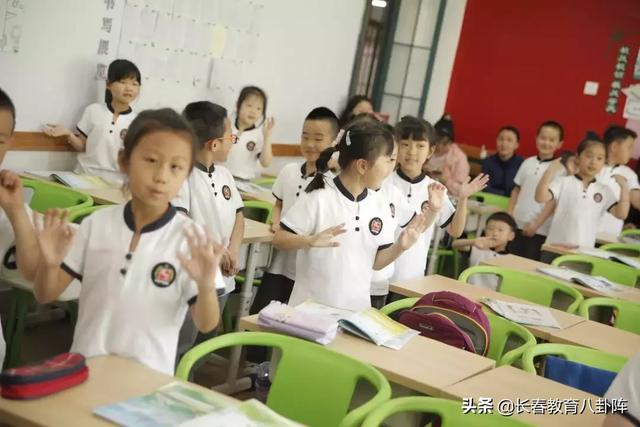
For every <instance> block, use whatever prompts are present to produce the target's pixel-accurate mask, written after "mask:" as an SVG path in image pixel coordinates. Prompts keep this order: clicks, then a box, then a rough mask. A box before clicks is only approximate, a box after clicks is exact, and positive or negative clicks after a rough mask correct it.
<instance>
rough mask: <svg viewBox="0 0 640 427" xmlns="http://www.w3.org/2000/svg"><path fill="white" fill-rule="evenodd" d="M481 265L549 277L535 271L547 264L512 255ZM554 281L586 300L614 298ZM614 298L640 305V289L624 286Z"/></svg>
mask: <svg viewBox="0 0 640 427" xmlns="http://www.w3.org/2000/svg"><path fill="white" fill-rule="evenodd" d="M481 264H484V265H492V266H495V267H503V268H510V269H512V270H522V271H528V272H531V273H535V274H539V275H541V276H545V277H550V276H547V275H545V274H543V273H540V272H538V271H537V269H538V268H540V267H549V266H550V265H549V264H545V263H543V262H539V261H534V260H531V259H528V258H524V257H520V256H517V255H512V254H508V255H501V256H497V257H495V258H491V259H486V260H484V261H482V262H481ZM556 280H559V281H561V282H562V283H566V284H567V285H569V286H571V287H573V288H575V289H577V290H578V291H579V292H580V293H581V294H582V295H583V296H585V297H586V298H592V297H606V298H614V297H612V296H611V295H609V294H605V293H603V292H600V291H597V290H595V289H591V288H589V287H587V286H582V285H579V284H577V283H573V282H568V281H565V280H560V279H556ZM627 288H628V289H627ZM615 298H619V299H624V300H627V301H633V302H637V303H640V289H637V288H633V287H631V286H626V287H625V292H621V293H619V294H616V295H615Z"/></svg>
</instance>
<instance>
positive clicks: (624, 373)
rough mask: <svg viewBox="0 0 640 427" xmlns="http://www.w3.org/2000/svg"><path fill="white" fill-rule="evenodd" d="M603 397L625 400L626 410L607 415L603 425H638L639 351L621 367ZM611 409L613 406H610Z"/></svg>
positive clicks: (618, 426)
mask: <svg viewBox="0 0 640 427" xmlns="http://www.w3.org/2000/svg"><path fill="white" fill-rule="evenodd" d="M604 397H605V399H607V400H608V401H612V400H613V399H616V401H618V402H621V401H624V402H626V410H625V411H620V409H621V406H622V405H619V408H618V411H616V413H612V414H609V415H607V418H606V420H605V422H604V424H603V427H633V426H640V353H638V354H636V355H635V356H633V357H632V358H630V359H629V360H628V361H627V363H626V364H625V365H624V366H623V367H622V369H621V370H620V372H618V375H616V378H615V379H614V380H613V382H612V383H611V385H610V386H609V390H607V392H606V393H605V395H604ZM611 409H613V408H611Z"/></svg>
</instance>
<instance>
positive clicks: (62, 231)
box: [34, 209, 75, 267]
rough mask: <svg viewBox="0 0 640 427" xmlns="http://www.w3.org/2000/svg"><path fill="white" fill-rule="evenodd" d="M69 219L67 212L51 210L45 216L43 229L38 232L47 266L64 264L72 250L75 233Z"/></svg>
mask: <svg viewBox="0 0 640 427" xmlns="http://www.w3.org/2000/svg"><path fill="white" fill-rule="evenodd" d="M68 217H69V212H68V211H66V210H60V209H50V210H48V211H47V213H46V214H45V215H44V218H43V220H42V224H43V225H42V228H41V229H40V230H37V232H36V234H37V237H38V245H39V247H40V254H41V255H42V259H43V260H44V262H45V263H46V264H47V266H51V267H57V266H59V265H60V264H62V261H63V260H64V258H65V257H66V256H67V254H68V253H69V250H70V249H71V245H72V244H73V238H74V236H75V232H74V230H73V229H72V228H71V227H70V226H69V221H68ZM34 222H36V214H35V213H34Z"/></svg>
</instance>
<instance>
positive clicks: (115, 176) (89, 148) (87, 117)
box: [44, 59, 142, 184]
mask: <svg viewBox="0 0 640 427" xmlns="http://www.w3.org/2000/svg"><path fill="white" fill-rule="evenodd" d="M141 80H142V79H141V77H140V70H138V67H136V65H135V64H134V63H133V62H131V61H127V60H126V59H116V60H115V61H113V62H112V63H111V64H109V69H108V70H107V88H106V90H105V102H104V104H102V103H95V104H91V105H89V106H88V107H87V108H85V110H84V113H83V114H82V118H81V119H80V122H78V125H77V127H76V131H77V132H72V131H71V130H69V129H67V128H65V127H63V126H62V125H59V124H47V125H46V126H45V128H44V132H45V133H46V134H47V135H49V136H53V137H59V136H63V137H65V138H66V140H67V142H68V143H69V145H71V146H72V147H73V149H74V150H76V151H78V152H79V154H78V165H77V166H76V168H75V171H76V172H78V173H86V174H89V175H96V176H99V177H101V178H104V179H106V180H107V181H109V182H112V183H115V184H121V183H122V182H123V179H124V176H123V175H122V173H121V172H120V169H119V168H118V152H119V151H120V150H121V149H122V143H123V141H124V137H125V135H126V133H127V129H128V128H129V126H130V125H131V122H132V121H133V119H134V118H135V114H133V110H132V109H131V103H132V102H133V101H135V99H136V98H137V97H138V95H139V94H140V84H141Z"/></svg>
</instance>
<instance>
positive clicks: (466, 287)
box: [389, 274, 586, 340]
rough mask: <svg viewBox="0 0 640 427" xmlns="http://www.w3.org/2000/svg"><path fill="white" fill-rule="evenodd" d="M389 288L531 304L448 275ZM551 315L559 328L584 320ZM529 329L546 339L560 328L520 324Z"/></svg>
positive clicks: (406, 292)
mask: <svg viewBox="0 0 640 427" xmlns="http://www.w3.org/2000/svg"><path fill="white" fill-rule="evenodd" d="M389 290H390V291H392V292H395V293H398V294H400V295H404V296H407V297H421V296H422V295H424V294H426V293H429V292H437V291H451V292H456V293H459V294H460V295H464V296H465V297H467V298H469V299H471V300H474V301H478V302H480V300H481V299H482V298H495V299H500V300H503V301H513V302H519V303H523V304H532V303H531V302H529V301H525V300H522V299H520V298H515V297H512V296H509V295H505V294H501V293H499V292H495V291H492V290H490V289H485V288H481V287H478V286H473V285H470V284H468V283H464V282H460V281H458V280H454V279H450V278H448V277H444V276H440V275H437V274H435V275H431V276H426V277H421V278H419V279H413V280H408V281H406V282H401V283H392V284H391V285H390V286H389ZM551 312H552V313H553V317H555V319H556V320H557V321H558V323H559V324H560V326H561V329H565V328H568V327H570V326H573V325H576V324H578V323H581V322H585V321H586V319H584V318H583V317H580V316H576V315H574V314H569V313H567V312H564V311H560V310H556V309H553V308H552V309H551ZM522 326H524V327H525V328H527V329H529V330H530V331H531V333H533V334H534V335H535V336H536V337H538V338H542V339H545V340H548V339H549V338H550V337H551V336H552V335H554V334H556V333H558V332H559V331H560V330H561V329H556V328H549V327H543V326H532V325H522Z"/></svg>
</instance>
